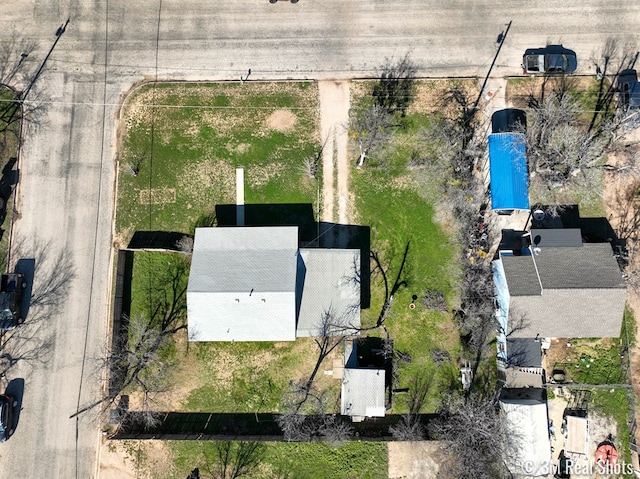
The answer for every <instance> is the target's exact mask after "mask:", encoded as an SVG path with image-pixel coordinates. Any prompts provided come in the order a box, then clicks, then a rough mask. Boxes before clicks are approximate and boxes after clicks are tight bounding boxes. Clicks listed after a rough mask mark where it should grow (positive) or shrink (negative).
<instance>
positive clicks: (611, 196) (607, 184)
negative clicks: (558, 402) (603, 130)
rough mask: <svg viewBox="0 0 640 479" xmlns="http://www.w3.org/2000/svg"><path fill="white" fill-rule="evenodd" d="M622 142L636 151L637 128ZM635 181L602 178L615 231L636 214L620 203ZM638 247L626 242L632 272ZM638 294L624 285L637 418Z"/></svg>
mask: <svg viewBox="0 0 640 479" xmlns="http://www.w3.org/2000/svg"><path fill="white" fill-rule="evenodd" d="M624 141H626V142H628V143H630V144H636V146H634V147H632V148H631V149H628V151H626V152H625V153H626V154H632V153H633V152H634V151H632V150H635V152H636V154H637V149H638V146H637V143H636V142H638V141H640V128H637V129H636V130H634V131H631V132H629V133H628V134H627V135H626V138H624ZM608 161H609V162H610V163H611V164H616V162H617V161H618V158H616V157H615V156H614V155H610V156H609V158H608ZM636 181H637V178H636V177H635V176H633V175H627V176H620V175H613V174H606V175H605V177H604V188H603V199H604V202H605V205H606V216H607V218H608V219H609V222H610V224H611V227H612V228H613V229H614V231H615V230H617V229H618V227H619V226H620V224H621V221H623V220H624V219H625V213H626V214H627V215H628V216H629V217H631V216H632V215H633V214H635V213H634V211H625V206H623V205H621V204H620V200H619V192H620V191H625V189H627V188H630V187H631V186H632V185H633V184H634V183H635V182H636ZM638 246H639V245H637V244H633V241H629V242H628V244H627V249H628V250H629V252H630V257H629V266H628V269H629V270H631V271H632V270H634V269H637V268H638V267H639V266H640V257H639V255H638V253H637V252H638V249H639V248H638ZM639 293H640V291H638V290H634V288H631V287H628V288H627V307H629V309H631V311H632V313H633V317H634V318H635V322H636V336H635V348H633V349H632V350H631V351H630V352H629V354H630V357H631V365H630V371H629V376H630V379H631V384H632V385H633V389H634V394H635V397H636V401H635V404H636V408H635V414H634V416H635V417H636V418H637V417H640V402H639V401H638V400H637V399H638V398H640V328H639V327H638V321H639V320H640V295H639ZM636 441H640V431H639V432H636Z"/></svg>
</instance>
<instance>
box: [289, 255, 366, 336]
mask: <svg viewBox="0 0 640 479" xmlns="http://www.w3.org/2000/svg"><path fill="white" fill-rule="evenodd" d="M300 256H301V259H302V261H301V262H299V268H298V274H299V275H303V278H304V285H303V288H302V291H301V294H302V298H301V304H300V313H299V316H298V325H297V335H298V336H316V335H317V334H318V328H319V325H320V323H321V320H322V317H323V314H325V313H326V312H329V311H331V313H332V315H333V318H334V320H335V322H336V323H338V325H339V326H340V328H345V329H344V330H342V331H336V332H337V333H339V334H340V333H341V334H350V333H352V332H353V329H352V328H350V327H351V326H352V327H354V328H359V327H360V283H359V277H360V250H358V249H317V248H301V249H300ZM340 328H338V329H340Z"/></svg>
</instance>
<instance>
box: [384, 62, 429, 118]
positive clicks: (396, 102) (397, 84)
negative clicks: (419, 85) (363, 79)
mask: <svg viewBox="0 0 640 479" xmlns="http://www.w3.org/2000/svg"><path fill="white" fill-rule="evenodd" d="M417 70H418V68H417V66H416V65H415V63H414V62H413V60H411V58H410V57H409V54H408V53H407V54H406V55H405V56H404V57H402V58H401V59H399V60H397V61H393V60H391V59H388V58H387V59H386V61H385V64H384V65H382V66H381V67H380V72H379V76H380V80H379V81H378V83H376V84H375V86H374V87H373V98H374V101H375V104H376V106H379V107H381V108H382V109H383V110H385V111H386V112H387V113H388V114H390V115H394V114H395V113H398V112H399V113H400V114H401V116H403V117H404V116H405V115H406V113H407V108H408V107H409V105H410V104H411V102H412V101H413V99H414V97H415V76H416V72H417Z"/></svg>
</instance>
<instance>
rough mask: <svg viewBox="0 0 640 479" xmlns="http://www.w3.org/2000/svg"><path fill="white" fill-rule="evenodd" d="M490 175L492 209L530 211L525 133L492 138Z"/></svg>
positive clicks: (490, 142)
mask: <svg viewBox="0 0 640 479" xmlns="http://www.w3.org/2000/svg"><path fill="white" fill-rule="evenodd" d="M489 175H490V185H491V208H493V209H494V210H528V209H529V172H528V169H527V154H526V148H525V141H524V135H523V134H522V133H493V134H491V135H489Z"/></svg>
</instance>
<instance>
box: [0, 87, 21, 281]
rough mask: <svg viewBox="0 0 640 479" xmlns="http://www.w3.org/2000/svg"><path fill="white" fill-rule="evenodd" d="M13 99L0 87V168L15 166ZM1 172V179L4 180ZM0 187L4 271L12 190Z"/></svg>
mask: <svg viewBox="0 0 640 479" xmlns="http://www.w3.org/2000/svg"><path fill="white" fill-rule="evenodd" d="M14 99H15V93H14V92H13V91H12V90H9V89H7V88H5V87H2V88H1V89H0V100H1V102H0V165H1V166H2V168H6V167H9V169H11V168H14V169H15V168H16V167H15V166H14V165H12V164H9V162H10V160H11V158H16V157H17V156H18V143H19V137H20V129H21V123H22V122H21V121H17V120H16V118H17V117H18V116H19V115H18V114H16V113H15V111H14V108H16V107H15V103H10V101H11V100H14ZM4 179H5V178H4V173H3V180H4ZM3 185H4V186H1V187H0V197H1V198H2V200H3V201H5V202H6V217H5V218H4V221H3V222H2V224H1V225H0V227H1V228H0V233H1V236H0V269H1V270H2V272H4V271H5V270H6V268H7V266H8V265H7V256H8V252H9V228H10V226H11V221H12V220H11V215H12V213H13V207H12V205H13V192H12V189H11V187H8V186H7V185H6V184H4V183H3Z"/></svg>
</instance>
